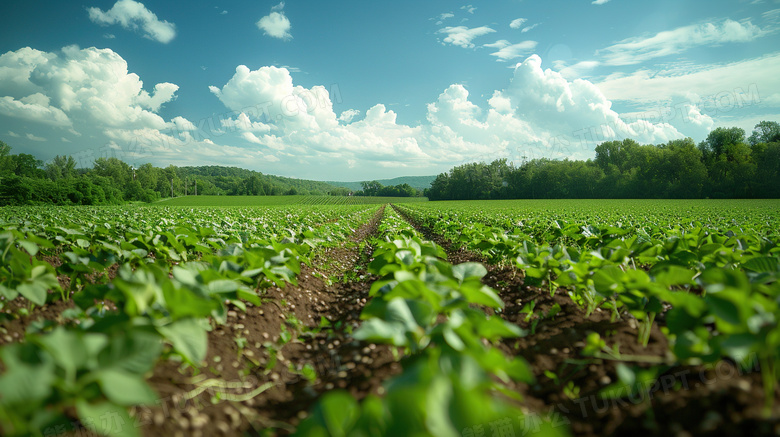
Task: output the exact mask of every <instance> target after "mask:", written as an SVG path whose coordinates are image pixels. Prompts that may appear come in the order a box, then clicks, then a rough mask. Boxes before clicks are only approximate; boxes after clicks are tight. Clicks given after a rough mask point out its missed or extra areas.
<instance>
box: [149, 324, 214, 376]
mask: <svg viewBox="0 0 780 437" xmlns="http://www.w3.org/2000/svg"><path fill="white" fill-rule="evenodd" d="M157 331H159V332H160V334H161V335H162V336H163V337H165V339H166V340H168V341H170V342H171V344H172V345H173V348H174V349H175V350H176V352H178V353H180V354H181V355H182V357H184V359H185V360H187V361H189V362H190V364H192V365H194V366H197V365H198V364H199V363H200V362H201V361H203V360H204V359H205V358H206V352H207V349H208V334H207V333H206V330H205V329H204V328H203V327H202V326H201V325H200V323H199V322H198V321H197V320H195V319H191V318H187V319H181V320H177V321H175V322H173V323H171V324H169V325H166V326H158V327H157Z"/></svg>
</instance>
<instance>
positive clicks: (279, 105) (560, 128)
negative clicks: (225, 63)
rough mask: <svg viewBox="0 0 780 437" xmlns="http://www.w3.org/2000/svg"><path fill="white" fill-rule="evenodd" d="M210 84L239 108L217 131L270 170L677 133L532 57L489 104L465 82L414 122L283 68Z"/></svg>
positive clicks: (510, 153)
mask: <svg viewBox="0 0 780 437" xmlns="http://www.w3.org/2000/svg"><path fill="white" fill-rule="evenodd" d="M510 45H511V44H510ZM210 89H211V91H212V93H214V94H215V95H216V96H217V97H218V98H219V99H220V100H221V101H222V102H223V103H224V104H225V105H226V106H227V108H229V109H231V110H233V111H234V114H236V115H235V116H233V117H231V118H230V119H227V120H225V121H224V122H223V128H224V129H225V130H226V131H228V132H229V133H233V134H235V136H236V137H237V138H239V139H240V140H241V141H243V142H245V143H246V144H247V145H251V146H253V147H257V148H258V149H257V150H260V151H262V152H263V153H267V154H273V155H274V156H276V157H278V158H279V162H278V163H277V164H276V167H275V168H277V169H280V170H283V169H287V170H288V171H290V172H294V171H296V170H295V169H296V168H299V167H300V166H301V165H309V166H311V167H309V168H310V170H307V171H312V172H320V171H321V172H326V170H324V168H328V170H327V171H330V172H332V171H343V172H349V174H356V173H355V172H358V171H361V170H359V169H361V168H363V169H365V170H363V173H361V174H360V176H355V177H372V176H376V174H375V173H376V168H377V167H380V168H388V169H390V168H393V169H396V171H397V169H399V168H401V169H410V170H412V169H428V171H430V169H431V167H432V166H433V167H435V168H436V169H441V170H444V169H446V168H449V167H451V166H452V165H456V164H460V163H464V162H469V161H472V160H475V159H482V160H492V159H496V158H499V157H507V158H512V159H515V160H520V157H521V156H526V157H528V156H536V157H548V158H564V157H575V158H590V157H592V155H593V148H594V147H595V145H596V144H597V143H598V142H600V141H604V140H608V139H623V138H629V137H630V138H636V139H638V140H639V141H642V142H653V143H659V142H666V141H668V140H670V139H674V138H681V137H682V136H683V135H682V134H681V133H680V132H679V131H677V130H676V129H675V128H674V127H672V126H670V125H668V124H665V123H661V122H658V123H654V122H649V121H646V120H635V119H626V120H624V119H623V118H622V117H621V116H620V115H619V114H618V113H616V112H615V111H613V110H612V109H611V102H610V101H608V100H607V99H606V98H605V97H604V95H603V94H602V93H601V91H600V90H599V89H598V88H597V87H596V86H595V85H593V84H592V83H590V82H588V81H583V80H575V81H573V82H570V81H568V80H567V79H565V78H564V77H563V76H561V75H560V74H559V73H556V72H554V71H551V70H549V69H548V70H542V68H541V59H540V58H539V57H538V56H536V55H533V56H530V57H528V58H527V59H526V60H525V61H524V62H522V63H520V64H518V65H517V66H516V68H515V70H514V74H513V78H512V80H511V82H510V84H509V86H507V87H506V88H505V89H502V90H497V91H495V92H494V93H493V96H492V98H490V100H489V102H488V105H487V106H485V107H482V106H480V105H479V104H477V103H475V102H473V101H471V100H470V98H469V93H468V90H467V89H466V87H464V86H463V85H461V84H453V85H450V86H449V87H448V88H446V89H445V90H444V91H443V92H442V93H441V94H440V95H439V96H438V98H437V99H436V101H434V102H432V103H430V104H428V107H427V113H426V117H425V120H424V121H423V122H422V123H421V124H420V125H419V126H408V125H404V124H401V123H398V119H397V114H396V113H395V112H394V111H392V110H389V109H388V108H387V106H385V105H383V104H377V105H374V106H373V107H371V108H369V109H368V110H367V111H366V112H365V117H364V118H363V119H362V120H360V121H353V120H354V118H355V117H357V116H358V115H359V111H357V110H353V109H350V110H346V111H344V112H342V113H341V115H338V116H337V114H336V113H335V112H334V111H333V105H332V102H331V100H330V95H329V93H328V92H327V90H326V89H325V88H324V87H321V86H314V87H312V88H310V89H307V88H304V87H301V86H296V85H295V84H294V83H293V80H292V77H291V76H290V73H289V71H287V70H286V69H283V68H277V67H261V68H259V69H257V70H250V69H249V68H247V67H245V66H239V67H237V68H236V73H235V75H234V76H233V77H232V78H231V79H230V80H229V81H228V82H227V83H226V84H225V85H223V86H222V87H216V86H213V87H211V88H210ZM360 164H363V165H360ZM320 169H322V170H320ZM298 171H300V170H298ZM319 177H326V173H322V175H321V176H319Z"/></svg>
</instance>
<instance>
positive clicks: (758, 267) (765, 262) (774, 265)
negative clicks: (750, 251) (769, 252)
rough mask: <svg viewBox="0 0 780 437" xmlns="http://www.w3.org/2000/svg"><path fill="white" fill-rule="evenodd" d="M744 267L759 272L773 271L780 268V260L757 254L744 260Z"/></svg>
mask: <svg viewBox="0 0 780 437" xmlns="http://www.w3.org/2000/svg"><path fill="white" fill-rule="evenodd" d="M742 268H743V269H745V270H750V271H753V272H758V273H772V272H777V271H778V270H780V262H778V260H777V258H772V257H771V256H757V257H755V258H750V259H749V260H747V261H745V262H743V263H742Z"/></svg>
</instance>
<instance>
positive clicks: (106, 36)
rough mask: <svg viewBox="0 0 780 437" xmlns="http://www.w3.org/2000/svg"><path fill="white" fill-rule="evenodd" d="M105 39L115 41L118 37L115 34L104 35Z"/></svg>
mask: <svg viewBox="0 0 780 437" xmlns="http://www.w3.org/2000/svg"><path fill="white" fill-rule="evenodd" d="M103 38H105V39H114V38H116V35H114V34H113V33H104V34H103Z"/></svg>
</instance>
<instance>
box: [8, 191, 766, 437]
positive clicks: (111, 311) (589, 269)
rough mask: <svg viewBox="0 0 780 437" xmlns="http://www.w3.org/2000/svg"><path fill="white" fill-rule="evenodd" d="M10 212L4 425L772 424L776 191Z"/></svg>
mask: <svg viewBox="0 0 780 437" xmlns="http://www.w3.org/2000/svg"><path fill="white" fill-rule="evenodd" d="M420 200H424V199H409V198H404V199H387V198H358V197H353V198H340V197H328V196H279V197H262V196H261V197H224V196H223V197H220V196H212V197H209V196H198V197H184V198H176V199H172V200H169V201H166V202H158V203H156V204H153V205H144V206H137V205H128V206H118V207H33V206H31V207H3V208H0V433H2V434H3V435H11V436H22V435H25V436H26V435H38V436H44V435H82V434H85V433H91V434H90V435H92V434H95V435H118V436H137V435H149V436H153V435H195V434H198V435H236V436H238V435H277V434H282V435H287V434H291V433H293V434H296V435H306V436H308V435H318V436H319V435H436V436H466V435H469V436H476V435H548V436H558V435H572V434H573V435H587V436H596V435H606V434H616V435H623V434H629V433H631V434H636V435H645V434H651V435H659V434H664V433H669V432H671V431H669V430H670V429H678V430H680V431H681V432H682V431H685V432H686V433H688V434H699V433H702V434H706V433H710V434H712V433H717V432H720V433H723V434H745V435H747V434H752V435H768V434H771V433H775V432H776V431H777V420H778V417H780V414H779V413H780V384H779V382H778V380H779V375H780V368H779V365H780V326H778V324H779V323H780V282H778V278H779V277H780V246H779V245H778V243H780V214H778V212H780V201H779V200H695V201H690V200H646V201H645V200H642V201H640V200H625V201H622V200H610V201H604V200H511V201H448V202H427V201H420Z"/></svg>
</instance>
